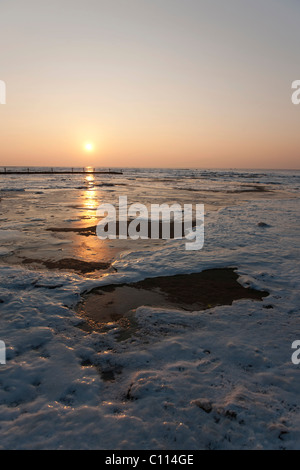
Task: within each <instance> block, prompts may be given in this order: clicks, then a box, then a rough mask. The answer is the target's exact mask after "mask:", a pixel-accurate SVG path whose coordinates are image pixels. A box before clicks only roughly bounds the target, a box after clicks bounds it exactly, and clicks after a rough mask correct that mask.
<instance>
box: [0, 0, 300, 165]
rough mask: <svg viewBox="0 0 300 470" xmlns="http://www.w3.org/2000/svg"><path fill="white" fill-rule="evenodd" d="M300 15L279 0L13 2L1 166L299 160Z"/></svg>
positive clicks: (5, 45) (8, 18)
mask: <svg viewBox="0 0 300 470" xmlns="http://www.w3.org/2000/svg"><path fill="white" fill-rule="evenodd" d="M299 13H300V6H299V4H298V3H296V2H289V1H288V2H285V3H284V2H280V1H279V0H278V1H277V0H260V1H258V0H253V1H252V2H246V1H244V0H228V1H227V2H224V1H223V0H222V1H221V0H212V1H211V2H207V1H201V0H189V2H185V1H183V0H160V1H159V2H158V1H148V0H147V1H146V0H126V1H124V0H110V1H109V2H108V1H106V0H105V1H104V0H97V1H96V0H85V1H83V0H60V1H58V0H53V1H52V2H51V3H48V2H47V3H46V2H40V1H38V0H27V1H26V2H24V1H21V0H10V2H1V3H0V44H1V64H0V80H4V81H5V83H6V86H7V104H6V105H0V142H1V145H0V165H6V166H8V165H22V166H23V165H26V166H29V165H40V166H43V165H44V166H85V165H92V166H100V167H102V166H103V167H126V166H134V167H184V168H187V167H211V168H300V165H299V161H300V158H299V156H300V143H299V137H298V135H299V125H300V105H299V106H295V105H293V104H292V102H291V94H292V90H291V83H292V82H293V81H294V80H296V79H300V74H299V67H298V64H297V60H296V58H297V56H298V54H297V49H296V47H297V44H299V39H300V29H299V25H298V21H297V18H299ZM86 142H92V143H93V144H94V151H93V152H87V151H86V150H85V149H84V144H85V143H86Z"/></svg>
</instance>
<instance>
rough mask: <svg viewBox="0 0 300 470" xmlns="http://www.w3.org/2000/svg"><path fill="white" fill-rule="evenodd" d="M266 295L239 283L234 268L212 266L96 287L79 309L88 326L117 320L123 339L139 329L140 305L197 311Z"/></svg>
mask: <svg viewBox="0 0 300 470" xmlns="http://www.w3.org/2000/svg"><path fill="white" fill-rule="evenodd" d="M267 295H268V292H266V291H259V290H255V289H251V288H246V287H243V286H242V285H241V284H239V282H238V275H237V274H236V272H235V270H234V268H223V269H209V270H205V271H202V272H200V273H193V274H178V275H175V276H161V277H155V278H148V279H145V280H143V281H139V282H133V283H128V284H121V285H109V286H105V287H99V288H95V289H93V290H92V291H91V292H90V293H88V294H86V295H85V296H84V298H83V301H82V302H81V303H80V305H79V306H78V312H79V314H80V315H81V316H82V317H83V318H84V320H85V322H86V326H87V330H89V329H90V330H102V331H105V330H106V329H107V327H109V326H111V325H112V324H115V323H117V324H118V325H119V326H120V330H121V333H119V336H118V339H119V340H124V339H127V338H128V337H130V336H131V335H132V334H133V333H134V332H135V331H137V329H138V325H137V323H136V322H135V317H134V312H135V310H136V309H137V308H138V307H141V306H150V307H160V308H162V307H166V308H168V309H172V308H173V309H177V310H178V309H182V310H188V311H198V310H206V309H208V308H212V307H215V306H217V305H231V304H232V302H233V301H235V300H239V299H253V300H262V299H263V298H264V297H266V296H267Z"/></svg>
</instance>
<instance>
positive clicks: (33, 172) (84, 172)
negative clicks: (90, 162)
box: [0, 168, 123, 175]
mask: <svg viewBox="0 0 300 470" xmlns="http://www.w3.org/2000/svg"><path fill="white" fill-rule="evenodd" d="M0 175H123V171H117V170H106V171H96V170H95V169H93V170H86V169H84V168H83V169H82V170H78V169H73V168H72V169H71V170H57V169H55V168H53V169H50V170H31V169H30V168H28V169H25V170H10V169H7V168H2V170H0Z"/></svg>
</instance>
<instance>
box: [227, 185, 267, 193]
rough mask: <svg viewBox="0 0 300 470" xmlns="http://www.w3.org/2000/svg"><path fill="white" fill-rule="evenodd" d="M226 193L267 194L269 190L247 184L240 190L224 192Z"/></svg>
mask: <svg viewBox="0 0 300 470" xmlns="http://www.w3.org/2000/svg"><path fill="white" fill-rule="evenodd" d="M226 192H227V193H232V194H237V193H238V194H240V193H254V192H256V193H269V192H270V189H267V188H266V187H265V186H261V185H256V184H249V185H248V184H247V185H245V186H243V187H242V188H241V189H234V190H232V191H230V190H229V191H226Z"/></svg>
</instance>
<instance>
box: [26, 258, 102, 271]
mask: <svg viewBox="0 0 300 470" xmlns="http://www.w3.org/2000/svg"><path fill="white" fill-rule="evenodd" d="M22 263H23V264H27V265H28V264H32V265H33V264H36V265H42V266H45V267H46V268H47V269H57V270H63V271H75V272H77V273H79V274H87V273H93V272H95V271H99V270H107V269H109V268H110V266H111V264H110V263H104V262H101V261H83V260H80V259H75V258H63V259H60V260H56V261H55V260H49V259H48V260H43V259H36V258H25V259H23V261H22Z"/></svg>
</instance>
